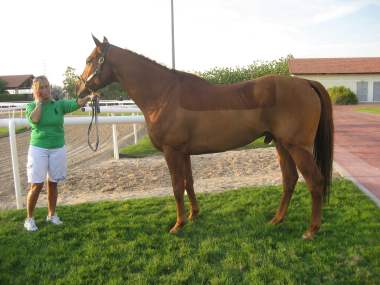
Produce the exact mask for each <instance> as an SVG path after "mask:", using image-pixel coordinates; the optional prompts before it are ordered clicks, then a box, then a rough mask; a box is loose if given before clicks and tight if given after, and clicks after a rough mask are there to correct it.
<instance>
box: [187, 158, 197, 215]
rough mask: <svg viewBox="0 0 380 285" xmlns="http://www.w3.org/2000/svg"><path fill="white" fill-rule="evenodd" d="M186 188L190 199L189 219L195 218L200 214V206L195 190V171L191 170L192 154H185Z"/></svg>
mask: <svg viewBox="0 0 380 285" xmlns="http://www.w3.org/2000/svg"><path fill="white" fill-rule="evenodd" d="M185 189H186V192H187V195H188V196H189V200H190V207H191V209H190V213H189V220H193V219H194V218H195V217H196V216H197V215H198V214H199V206H198V202H197V198H196V196H195V192H194V181H193V173H192V170H191V159H190V155H186V156H185Z"/></svg>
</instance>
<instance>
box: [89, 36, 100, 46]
mask: <svg viewBox="0 0 380 285" xmlns="http://www.w3.org/2000/svg"><path fill="white" fill-rule="evenodd" d="M91 36H92V39H93V40H94V43H95V44H96V46H97V47H98V46H100V45H101V42H100V41H99V40H98V39H97V38H96V37H95V36H94V35H93V34H91Z"/></svg>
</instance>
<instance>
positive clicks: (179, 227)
mask: <svg viewBox="0 0 380 285" xmlns="http://www.w3.org/2000/svg"><path fill="white" fill-rule="evenodd" d="M184 225H185V224H184V223H183V224H175V225H174V227H172V228H171V229H170V231H169V233H171V234H176V233H178V232H179V231H180V230H181V229H182V228H183V226H184Z"/></svg>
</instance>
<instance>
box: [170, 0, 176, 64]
mask: <svg viewBox="0 0 380 285" xmlns="http://www.w3.org/2000/svg"><path fill="white" fill-rule="evenodd" d="M170 1H171V10H172V69H175V49H174V9H173V0H170Z"/></svg>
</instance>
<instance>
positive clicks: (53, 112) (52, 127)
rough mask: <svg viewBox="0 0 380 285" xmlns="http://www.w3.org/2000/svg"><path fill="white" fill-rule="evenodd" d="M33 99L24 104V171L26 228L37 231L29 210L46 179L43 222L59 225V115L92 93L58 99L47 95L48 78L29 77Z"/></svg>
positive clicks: (62, 153) (62, 157) (62, 165)
mask: <svg viewBox="0 0 380 285" xmlns="http://www.w3.org/2000/svg"><path fill="white" fill-rule="evenodd" d="M32 89H33V96H34V102H32V103H29V104H27V106H26V118H27V120H28V121H29V124H30V126H31V130H32V132H31V136H30V146H29V151H28V163H27V174H28V183H30V190H29V192H28V196H27V218H26V220H25V223H24V227H25V229H26V230H27V231H36V230H38V228H37V226H36V223H35V220H34V218H33V211H34V208H35V206H36V203H37V199H38V196H39V194H40V192H41V189H42V187H43V185H44V181H45V179H46V178H47V193H48V215H47V217H46V221H47V222H50V223H52V224H54V225H60V224H62V221H61V220H60V219H59V217H58V216H57V214H56V212H55V208H56V204H57V197H58V191H57V183H58V181H61V180H63V179H65V176H66V147H65V141H64V128H63V116H64V115H65V114H67V113H70V112H73V111H75V110H77V109H79V108H80V107H82V106H84V105H85V104H86V103H87V102H88V101H89V100H90V99H91V98H92V96H91V95H89V96H87V97H84V98H78V99H77V100H58V101H55V100H53V98H52V97H51V93H50V85H49V81H48V79H47V78H46V77H45V76H38V77H36V78H35V79H34V80H33V85H32Z"/></svg>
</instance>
